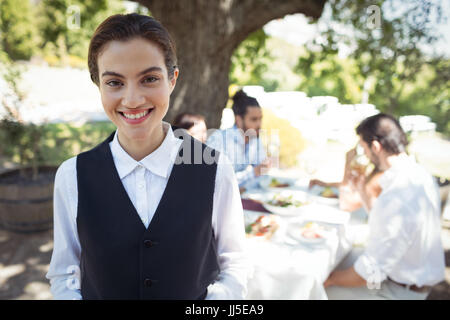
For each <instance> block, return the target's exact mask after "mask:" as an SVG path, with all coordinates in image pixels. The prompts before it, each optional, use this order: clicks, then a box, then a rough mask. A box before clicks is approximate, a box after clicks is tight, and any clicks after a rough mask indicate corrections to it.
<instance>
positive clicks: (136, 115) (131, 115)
mask: <svg viewBox="0 0 450 320" xmlns="http://www.w3.org/2000/svg"><path fill="white" fill-rule="evenodd" d="M153 109H154V108H149V109H143V110H135V111H123V112H121V111H119V114H120V116H121V117H122V119H123V120H124V121H125V122H126V123H129V124H139V123H142V122H144V121H145V120H146V119H147V118H148V117H150V114H151V113H152V111H153Z"/></svg>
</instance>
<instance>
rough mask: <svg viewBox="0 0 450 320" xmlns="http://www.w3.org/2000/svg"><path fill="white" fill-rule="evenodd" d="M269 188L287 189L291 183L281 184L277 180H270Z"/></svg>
mask: <svg viewBox="0 0 450 320" xmlns="http://www.w3.org/2000/svg"><path fill="white" fill-rule="evenodd" d="M269 187H270V188H286V187H289V183H281V182H280V181H278V180H277V179H275V178H272V180H270V184H269Z"/></svg>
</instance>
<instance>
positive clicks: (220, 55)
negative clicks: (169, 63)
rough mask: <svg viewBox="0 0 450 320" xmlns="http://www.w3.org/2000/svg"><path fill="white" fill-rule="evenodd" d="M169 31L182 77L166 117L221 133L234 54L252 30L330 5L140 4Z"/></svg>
mask: <svg viewBox="0 0 450 320" xmlns="http://www.w3.org/2000/svg"><path fill="white" fill-rule="evenodd" d="M135 1H136V2H139V3H140V4H142V5H143V6H145V7H147V8H148V9H149V10H150V12H151V14H152V16H153V17H155V18H156V19H158V20H159V21H160V22H161V23H162V24H163V25H164V26H165V27H166V28H167V29H168V30H169V32H170V34H171V35H172V37H173V38H174V40H175V43H176V47H177V56H178V66H179V69H180V75H179V78H178V82H177V86H176V88H175V90H174V92H173V93H172V97H171V107H170V108H169V112H168V114H167V116H166V118H165V120H166V121H169V122H172V120H173V119H174V117H175V116H176V115H177V114H178V113H180V112H185V111H189V112H194V113H200V114H202V115H204V116H205V117H206V121H207V125H208V127H209V128H218V127H219V126H220V119H221V117H222V110H223V108H224V107H225V106H226V103H227V100H228V85H229V79H228V75H229V69H230V64H231V56H232V54H233V51H234V49H236V47H237V46H238V45H239V44H240V43H241V42H242V41H243V40H245V38H246V37H247V36H248V35H249V34H250V33H251V32H253V31H256V30H258V29H260V28H262V27H263V26H264V25H265V24H266V23H268V22H269V21H271V20H273V19H277V18H282V17H283V16H285V15H287V14H294V13H304V14H306V15H308V16H311V17H313V18H315V19H317V18H318V17H320V15H321V13H322V9H323V6H324V3H325V0H317V1H314V0H309V1H308V0H170V1H166V0H135Z"/></svg>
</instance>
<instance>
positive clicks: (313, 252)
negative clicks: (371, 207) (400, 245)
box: [241, 175, 368, 300]
mask: <svg viewBox="0 0 450 320" xmlns="http://www.w3.org/2000/svg"><path fill="white" fill-rule="evenodd" d="M323 191H324V188H323V187H319V186H314V187H313V188H309V179H294V178H290V177H283V176H269V175H268V176H266V177H265V179H264V180H261V183H259V184H258V186H257V187H255V188H252V189H250V190H246V191H245V192H243V193H242V194H241V198H242V204H243V209H244V219H245V225H246V240H245V244H246V257H247V259H248V264H249V277H248V285H247V289H248V294H247V296H246V299H248V300H326V299H327V294H326V291H325V288H324V286H323V283H324V281H325V280H326V279H327V278H328V276H329V275H330V273H331V272H332V271H333V270H334V269H335V268H336V267H337V266H338V265H339V263H340V262H341V261H342V260H343V259H344V258H345V257H346V256H347V255H348V254H349V253H350V251H351V250H352V248H353V247H355V246H362V245H363V244H364V241H365V239H367V234H368V229H367V214H366V213H365V211H364V209H360V210H357V211H355V212H346V211H343V210H340V209H339V200H338V198H337V197H338V193H339V190H337V189H332V191H333V192H334V198H330V197H324V196H322V194H324V193H323ZM328 191H330V188H328ZM280 199H281V200H283V201H285V200H286V199H289V201H290V202H291V203H290V204H291V205H289V202H282V201H281V202H280ZM277 201H278V202H277ZM292 203H293V205H292ZM277 204H280V205H279V206H277ZM263 217H268V218H266V219H270V221H271V223H272V232H270V233H261V234H258V233H254V232H253V231H252V227H253V226H255V224H256V225H257V221H258V218H259V220H261V219H262V218H263ZM311 226H314V227H315V228H316V230H319V231H320V232H319V231H318V232H317V234H318V236H317V235H316V236H315V237H308V236H305V235H307V233H305V232H304V231H305V230H307V229H308V228H309V227H311ZM253 228H254V227H253Z"/></svg>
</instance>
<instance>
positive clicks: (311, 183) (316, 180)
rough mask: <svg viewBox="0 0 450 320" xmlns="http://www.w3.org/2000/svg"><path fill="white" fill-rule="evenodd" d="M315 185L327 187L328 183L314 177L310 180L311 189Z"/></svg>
mask: <svg viewBox="0 0 450 320" xmlns="http://www.w3.org/2000/svg"><path fill="white" fill-rule="evenodd" d="M314 186H321V187H326V186H327V184H326V183H325V182H323V181H322V180H319V179H312V180H310V181H309V187H308V188H309V189H311V188H312V187H314Z"/></svg>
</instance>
